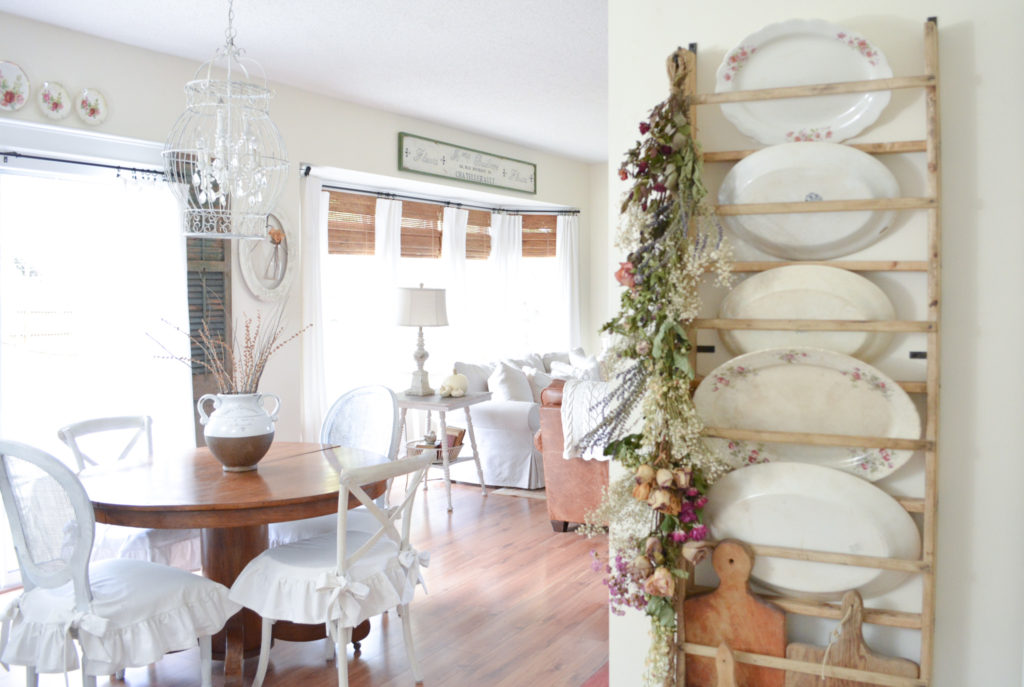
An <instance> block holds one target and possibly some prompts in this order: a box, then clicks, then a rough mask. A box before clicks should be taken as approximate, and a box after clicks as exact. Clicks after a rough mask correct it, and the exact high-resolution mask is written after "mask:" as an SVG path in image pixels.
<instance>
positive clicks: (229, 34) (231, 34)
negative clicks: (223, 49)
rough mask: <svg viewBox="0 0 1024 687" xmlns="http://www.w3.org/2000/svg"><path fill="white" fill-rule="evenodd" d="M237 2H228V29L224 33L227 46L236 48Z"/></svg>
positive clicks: (229, 0)
mask: <svg viewBox="0 0 1024 687" xmlns="http://www.w3.org/2000/svg"><path fill="white" fill-rule="evenodd" d="M236 35H237V32H236V31H235V0H228V28H227V29H226V30H225V31H224V38H225V39H226V40H227V45H229V46H231V47H234V45H235V36H236Z"/></svg>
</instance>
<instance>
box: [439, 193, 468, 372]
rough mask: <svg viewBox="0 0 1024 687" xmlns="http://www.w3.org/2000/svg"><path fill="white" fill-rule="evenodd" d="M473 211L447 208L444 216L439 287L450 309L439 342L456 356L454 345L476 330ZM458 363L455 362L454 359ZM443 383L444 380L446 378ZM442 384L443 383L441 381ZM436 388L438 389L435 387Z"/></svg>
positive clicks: (442, 221)
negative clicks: (469, 264) (469, 249)
mask: <svg viewBox="0 0 1024 687" xmlns="http://www.w3.org/2000/svg"><path fill="white" fill-rule="evenodd" d="M468 222H469V210H464V209H462V208H453V207H446V208H445V209H444V212H443V214H442V216H441V264H442V269H441V276H440V278H439V280H438V281H439V283H438V286H442V287H444V289H445V299H446V301H447V306H448V323H449V326H448V327H446V329H447V331H440V332H439V335H440V336H439V337H438V340H439V341H441V342H443V343H445V344H447V346H448V348H449V349H450V350H451V352H452V353H453V354H455V353H456V351H455V350H453V349H454V345H455V344H456V342H457V341H458V340H459V339H462V338H463V337H465V336H466V335H469V334H470V333H471V330H472V329H473V319H474V318H473V310H472V308H471V307H470V303H469V300H468V299H467V297H466V296H467V286H468V282H467V281H466V225H467V224H468ZM452 362H453V363H454V358H453V359H452ZM442 379H443V378H442ZM438 381H440V380H438ZM435 386H436V385H435Z"/></svg>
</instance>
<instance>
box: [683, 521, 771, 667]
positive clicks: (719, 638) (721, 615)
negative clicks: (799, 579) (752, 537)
mask: <svg viewBox="0 0 1024 687" xmlns="http://www.w3.org/2000/svg"><path fill="white" fill-rule="evenodd" d="M711 563H712V565H713V566H714V568H715V572H717V573H718V577H719V580H721V582H720V584H719V586H718V588H717V589H715V590H714V591H712V592H709V593H707V594H702V595H700V596H695V597H693V598H691V599H686V601H685V602H684V603H683V624H684V634H685V636H686V641H687V642H694V643H697V644H705V645H708V646H719V645H721V644H723V643H724V644H727V645H728V646H729V648H730V649H731V650H733V651H750V652H754V653H758V654H766V655H769V656H778V657H780V658H781V657H783V656H785V655H786V614H785V612H784V611H782V609H780V608H777V607H775V606H773V605H771V604H769V603H767V602H765V601H763V600H761V599H760V598H759V597H757V596H755V595H754V594H753V593H751V591H750V582H749V580H750V570H751V568H753V566H754V554H753V552H751V550H750V549H749V548H748V547H747V546H746V545H745V544H743V543H742V542H739V541H736V540H725V541H723V542H721V543H720V544H719V545H718V546H717V547H715V552H714V553H713V554H712V557H711ZM716 673H717V669H716V662H715V660H714V659H712V658H706V657H701V656H692V655H687V656H686V685H687V687H708V686H709V685H716V684H718V679H717V675H716ZM735 680H736V684H737V685H738V687H783V685H784V681H785V673H784V672H783V671H781V670H777V669H772V668H763V667H757V666H751V665H746V664H742V663H741V664H738V665H736V666H735Z"/></svg>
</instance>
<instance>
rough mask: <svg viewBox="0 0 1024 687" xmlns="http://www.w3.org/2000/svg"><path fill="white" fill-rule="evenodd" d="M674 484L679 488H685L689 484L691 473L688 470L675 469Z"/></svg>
mask: <svg viewBox="0 0 1024 687" xmlns="http://www.w3.org/2000/svg"><path fill="white" fill-rule="evenodd" d="M674 474H675V478H676V486H677V487H679V488H680V489H686V488H687V487H688V486H690V478H691V474H690V471H689V470H686V469H680V470H676V471H675V473H674Z"/></svg>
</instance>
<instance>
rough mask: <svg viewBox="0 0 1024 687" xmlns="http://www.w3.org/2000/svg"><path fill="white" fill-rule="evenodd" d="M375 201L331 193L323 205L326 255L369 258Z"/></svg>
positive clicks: (374, 198)
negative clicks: (325, 218) (326, 202)
mask: <svg viewBox="0 0 1024 687" xmlns="http://www.w3.org/2000/svg"><path fill="white" fill-rule="evenodd" d="M376 207H377V198H376V197H374V196H365V195H362V194H359V193H340V192H337V191H332V192H331V194H330V200H329V201H328V204H327V252H328V253H331V254H340V255H373V217H374V212H375V209H376Z"/></svg>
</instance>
